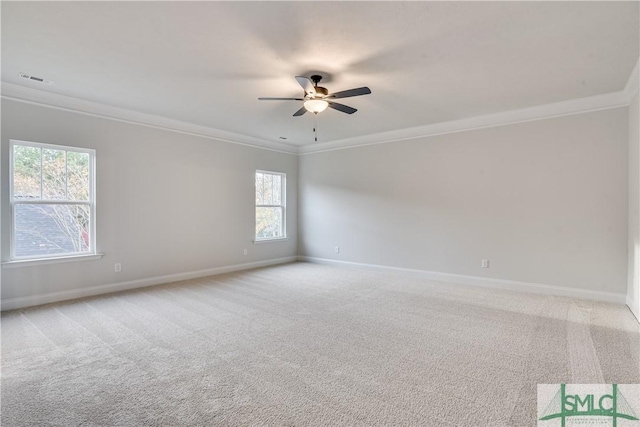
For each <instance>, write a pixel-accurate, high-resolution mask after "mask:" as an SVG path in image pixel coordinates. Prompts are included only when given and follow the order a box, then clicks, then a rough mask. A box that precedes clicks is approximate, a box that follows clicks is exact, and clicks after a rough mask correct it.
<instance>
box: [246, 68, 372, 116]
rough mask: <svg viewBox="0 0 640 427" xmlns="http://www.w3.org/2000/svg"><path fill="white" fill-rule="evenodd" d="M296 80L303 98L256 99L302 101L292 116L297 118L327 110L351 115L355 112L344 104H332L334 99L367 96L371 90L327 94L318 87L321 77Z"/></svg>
mask: <svg viewBox="0 0 640 427" xmlns="http://www.w3.org/2000/svg"><path fill="white" fill-rule="evenodd" d="M296 80H297V81H298V83H300V86H302V89H304V97H303V98H258V100H259V101H304V104H303V106H302V108H300V109H299V110H298V111H296V112H295V113H294V114H293V116H294V117H298V116H301V115H303V114H304V113H306V112H307V111H309V112H311V113H314V114H318V113H321V112H323V111H324V110H326V109H327V107H329V108H333V109H334V110H338V111H342V112H343V113H347V114H353V113H355V112H356V111H358V110H356V109H355V108H353V107H349V106H347V105H344V104H339V103H337V102H333V100H334V99H339V98H349V97H351V96H360V95H368V94H370V93H371V89H369V88H368V87H359V88H356V89H349V90H343V91H340V92H335V93H329V91H328V90H327V88H325V87H321V86H318V83H320V80H322V76H318V75H313V76H311V79H308V78H306V77H302V76H296Z"/></svg>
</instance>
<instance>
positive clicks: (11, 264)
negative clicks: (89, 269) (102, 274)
mask: <svg viewBox="0 0 640 427" xmlns="http://www.w3.org/2000/svg"><path fill="white" fill-rule="evenodd" d="M103 256H104V254H101V253H99V254H84V253H83V254H82V255H72V256H58V257H51V258H28V259H18V260H15V261H6V262H3V263H2V268H16V267H31V266H34V265H45V264H59V263H63V262H75V261H91V260H96V259H100V258H102V257H103Z"/></svg>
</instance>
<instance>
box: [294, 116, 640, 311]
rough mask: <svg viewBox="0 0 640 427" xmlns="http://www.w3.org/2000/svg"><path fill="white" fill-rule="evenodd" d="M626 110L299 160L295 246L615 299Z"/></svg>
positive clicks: (623, 277)
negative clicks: (484, 261)
mask: <svg viewBox="0 0 640 427" xmlns="http://www.w3.org/2000/svg"><path fill="white" fill-rule="evenodd" d="M627 114H628V113H627V108H618V109H613V110H606V111H600V112H593V113H587V114H579V115H573V116H566V117H561V118H555V119H548V120H540V121H533V122H528V123H520V124H514V125H509V126H501V127H494V128H489V129H482V130H475V131H469V132H461V133H455V134H448V135H440V136H434V137H429V138H423V139H418V140H411V141H404V142H395V143H390V144H381V145H370V146H364V147H359V148H351V149H344V150H337V151H328V152H322V153H315V154H308V155H303V156H301V158H300V165H299V168H300V170H299V173H300V181H299V191H300V193H299V198H300V209H299V218H298V220H299V224H300V230H301V234H300V237H299V239H300V240H299V251H300V252H301V254H302V255H304V256H308V257H317V258H324V259H335V260H342V261H349V262H358V263H367V264H378V265H386V266H393V267H402V268H411V269H418V270H427V271H436V272H444V273H454V274H460V275H470V276H480V277H491V278H499V279H505V280H513V281H523V282H532V283H539V284H548V285H558V286H564V287H570V288H578V289H586V290H593V291H606V292H611V293H616V294H619V295H621V297H622V298H624V297H623V295H624V294H625V292H626V289H627V284H626V282H627V166H628V165H627V152H628V150H627V148H628V140H627V128H628V125H627ZM338 245H339V246H340V254H335V253H334V246H338ZM483 258H484V259H489V260H490V268H489V269H482V268H481V259H483Z"/></svg>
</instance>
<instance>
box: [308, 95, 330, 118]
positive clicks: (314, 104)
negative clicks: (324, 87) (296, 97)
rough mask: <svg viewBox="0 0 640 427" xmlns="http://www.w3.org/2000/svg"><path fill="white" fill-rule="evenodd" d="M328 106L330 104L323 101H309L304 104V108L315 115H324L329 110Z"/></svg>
mask: <svg viewBox="0 0 640 427" xmlns="http://www.w3.org/2000/svg"><path fill="white" fill-rule="evenodd" d="M328 106H329V103H328V102H327V101H323V100H322V99H309V100H308V101H305V102H304V108H306V109H307V111H309V112H311V113H314V114H318V113H322V112H323V111H324V110H326V109H327V107H328Z"/></svg>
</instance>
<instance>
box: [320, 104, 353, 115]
mask: <svg viewBox="0 0 640 427" xmlns="http://www.w3.org/2000/svg"><path fill="white" fill-rule="evenodd" d="M327 102H328V103H329V107H330V108H333V109H334V110H338V111H342V112H343V113H347V114H353V113H355V112H356V111H358V110H356V109H355V108H353V107H349V106H348V105H344V104H338V103H337V102H331V101H327Z"/></svg>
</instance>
